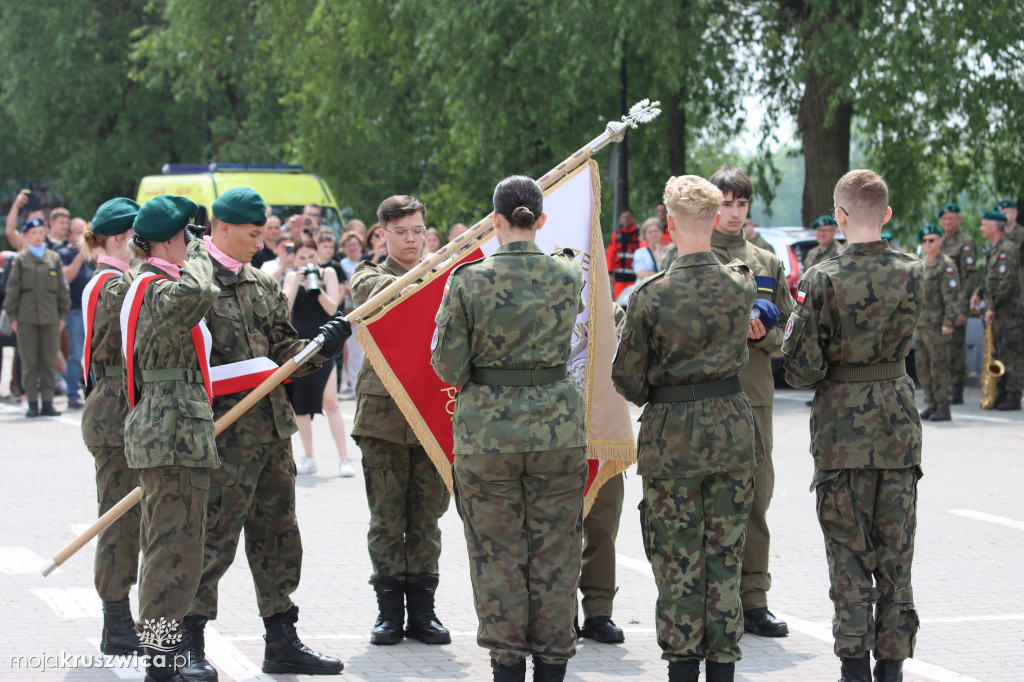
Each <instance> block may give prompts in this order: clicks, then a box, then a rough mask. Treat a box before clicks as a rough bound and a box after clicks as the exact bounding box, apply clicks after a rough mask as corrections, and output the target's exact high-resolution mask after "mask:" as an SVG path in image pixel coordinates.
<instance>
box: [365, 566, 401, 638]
mask: <svg viewBox="0 0 1024 682" xmlns="http://www.w3.org/2000/svg"><path fill="white" fill-rule="evenodd" d="M373 590H374V592H376V593H377V611H378V613H377V622H376V623H374V624H373V629H372V630H370V644H379V645H385V646H389V645H391V644H398V643H399V642H401V641H402V625H403V624H404V622H405V604H404V603H403V600H404V597H405V593H404V592H403V591H402V581H401V580H399V579H398V578H377V579H376V580H375V581H373Z"/></svg>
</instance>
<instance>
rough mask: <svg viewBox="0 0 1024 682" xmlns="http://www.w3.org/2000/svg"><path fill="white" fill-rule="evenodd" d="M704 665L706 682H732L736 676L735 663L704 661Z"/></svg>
mask: <svg viewBox="0 0 1024 682" xmlns="http://www.w3.org/2000/svg"><path fill="white" fill-rule="evenodd" d="M704 665H705V667H706V668H707V674H708V682H733V678H734V677H735V675H736V664H735V663H715V662H714V661H705V663H704Z"/></svg>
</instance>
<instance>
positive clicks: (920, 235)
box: [917, 225, 946, 242]
mask: <svg viewBox="0 0 1024 682" xmlns="http://www.w3.org/2000/svg"><path fill="white" fill-rule="evenodd" d="M930 234H937V235H939V236H940V237H945V236H946V233H945V232H943V231H942V228H941V227H939V226H938V225H925V226H924V227H922V228H921V229H920V230H918V231H917V241H919V242H923V241H924V238H925V237H926V236H927V235H930Z"/></svg>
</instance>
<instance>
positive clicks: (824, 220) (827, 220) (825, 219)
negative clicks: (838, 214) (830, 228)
mask: <svg viewBox="0 0 1024 682" xmlns="http://www.w3.org/2000/svg"><path fill="white" fill-rule="evenodd" d="M825 225H836V221H835V218H833V217H832V216H830V215H823V216H821V217H820V218H818V219H817V220H815V221H814V223H813V224H812V225H811V229H812V230H817V229H818V228H819V227H824V226H825Z"/></svg>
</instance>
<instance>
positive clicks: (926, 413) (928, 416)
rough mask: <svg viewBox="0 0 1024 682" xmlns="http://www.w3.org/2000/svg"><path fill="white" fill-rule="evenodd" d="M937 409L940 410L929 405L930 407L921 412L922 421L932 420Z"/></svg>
mask: <svg viewBox="0 0 1024 682" xmlns="http://www.w3.org/2000/svg"><path fill="white" fill-rule="evenodd" d="M936 409H938V408H936V407H935V406H934V405H929V406H928V407H926V408H924V409H923V410H921V421H927V420H929V419H931V418H932V415H933V414H935V410H936Z"/></svg>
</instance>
